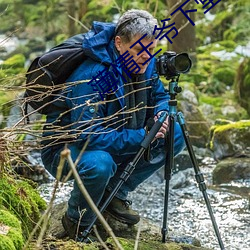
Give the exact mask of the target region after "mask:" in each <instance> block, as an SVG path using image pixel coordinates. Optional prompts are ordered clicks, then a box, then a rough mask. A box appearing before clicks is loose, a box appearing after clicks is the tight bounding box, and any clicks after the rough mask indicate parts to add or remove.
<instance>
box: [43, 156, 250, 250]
mask: <svg viewBox="0 0 250 250" xmlns="http://www.w3.org/2000/svg"><path fill="white" fill-rule="evenodd" d="M215 164H216V163H215V162H214V160H213V159H212V158H210V157H206V158H204V159H203V160H202V162H201V166H200V168H201V171H202V173H203V175H204V178H205V183H206V186H207V194H208V197H209V201H210V203H211V206H212V209H213V213H214V216H215V219H216V222H217V224H218V227H219V231H220V234H221V237H222V241H223V243H224V246H225V249H226V250H250V200H249V193H250V180H244V181H243V180H239V181H233V182H231V183H229V184H221V185H216V186H214V185H212V170H213V168H214V167H215ZM162 176H163V175H162V171H158V172H157V173H155V174H154V175H153V176H151V177H150V178H149V179H148V180H147V181H146V182H144V183H143V184H141V185H140V186H139V187H138V188H137V190H136V192H133V193H131V194H130V196H129V198H130V199H131V200H132V201H133V205H132V208H133V209H136V210H137V211H139V213H140V215H141V216H142V217H145V218H147V219H149V220H150V221H151V222H152V223H153V224H155V225H157V226H159V232H160V229H161V227H162V218H163V213H164V194H165V180H164V179H163V178H162ZM53 184H54V182H51V183H46V184H42V185H41V186H40V187H39V190H40V193H41V195H42V197H43V198H44V199H45V200H46V201H49V199H50V197H51V190H52V189H53ZM71 188H72V182H68V183H66V184H64V186H63V187H61V188H60V189H59V191H58V193H57V197H56V200H55V203H60V202H62V201H65V200H67V199H68V198H69V195H70V191H71ZM168 228H169V232H170V233H171V232H173V234H174V235H175V236H177V237H179V236H180V238H184V237H192V238H193V237H194V238H196V239H198V240H199V241H200V242H201V245H202V246H203V247H208V248H211V249H214V250H219V249H220V247H219V244H218V240H217V237H216V235H215V233H214V230H213V225H212V222H211V219H210V216H209V213H208V211H207V208H206V204H205V201H204V198H203V195H202V193H201V191H200V190H199V188H198V187H197V183H196V181H195V177H194V170H193V168H187V169H185V170H181V171H178V172H176V173H174V174H173V176H172V178H171V180H170V192H169V203H168Z"/></svg>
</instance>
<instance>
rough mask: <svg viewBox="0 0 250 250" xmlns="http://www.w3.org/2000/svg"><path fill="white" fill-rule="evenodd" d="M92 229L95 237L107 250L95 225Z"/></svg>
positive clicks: (107, 249)
mask: <svg viewBox="0 0 250 250" xmlns="http://www.w3.org/2000/svg"><path fill="white" fill-rule="evenodd" d="M93 230H94V232H95V235H96V237H97V239H98V240H99V241H100V243H101V245H102V246H103V247H104V248H105V249H106V250H109V248H108V246H107V245H106V244H105V242H104V241H103V240H102V238H101V236H100V234H99V233H98V231H97V228H96V225H94V226H93Z"/></svg>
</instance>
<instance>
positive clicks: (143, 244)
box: [107, 238, 205, 250]
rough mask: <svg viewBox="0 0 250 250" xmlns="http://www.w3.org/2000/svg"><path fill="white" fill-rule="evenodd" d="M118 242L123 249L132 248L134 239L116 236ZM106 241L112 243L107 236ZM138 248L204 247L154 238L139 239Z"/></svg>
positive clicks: (186, 249) (178, 249)
mask: <svg viewBox="0 0 250 250" xmlns="http://www.w3.org/2000/svg"><path fill="white" fill-rule="evenodd" d="M118 240H119V242H120V244H121V245H122V247H123V249H124V250H133V249H134V245H135V241H134V240H133V239H124V238H118ZM107 242H108V243H110V244H112V245H113V240H112V239H111V238H109V239H108V240H107ZM138 249H139V250H152V249H154V250H164V249H165V250H199V249H203V250H205V248H202V247H196V246H193V245H188V244H182V243H175V242H167V243H162V242H161V241H155V240H144V241H142V240H139V244H138Z"/></svg>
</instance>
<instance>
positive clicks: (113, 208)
mask: <svg viewBox="0 0 250 250" xmlns="http://www.w3.org/2000/svg"><path fill="white" fill-rule="evenodd" d="M131 205H132V201H129V200H121V199H118V198H116V197H114V198H113V200H112V201H111V202H110V204H109V205H108V207H107V208H106V210H105V211H106V212H107V213H108V214H110V215H111V216H112V217H114V218H115V219H116V220H118V221H120V222H122V223H125V224H128V225H134V224H137V223H138V222H139V221H140V216H139V214H138V213H137V212H136V211H134V210H132V209H131V208H130V206H131Z"/></svg>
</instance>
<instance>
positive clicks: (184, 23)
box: [166, 0, 196, 59]
mask: <svg viewBox="0 0 250 250" xmlns="http://www.w3.org/2000/svg"><path fill="white" fill-rule="evenodd" d="M166 2H167V5H168V9H169V14H171V13H172V12H174V11H175V10H176V9H177V8H178V7H179V6H180V5H181V4H183V3H184V2H185V0H180V1H178V2H177V3H176V0H168V1H166ZM193 2H194V1H191V2H188V3H187V4H186V5H185V6H184V7H183V9H185V10H191V9H195V8H196V7H195V6H194V4H193ZM194 13H195V12H191V13H189V16H190V19H191V20H192V21H193V22H195V14H194ZM168 16H169V17H170V15H168ZM172 23H175V27H176V29H177V30H178V35H177V36H176V37H175V38H174V39H173V43H172V44H171V43H168V49H169V50H172V51H175V52H177V53H180V52H188V53H190V56H191V57H192V59H194V58H195V51H196V37H195V26H193V25H192V24H191V23H190V22H189V21H188V19H187V18H186V17H185V16H184V15H183V14H182V13H181V11H177V12H176V13H174V14H173V16H171V20H170V21H169V25H170V24H172ZM174 34H175V33H174V31H172V32H171V33H170V36H169V37H172V36H174Z"/></svg>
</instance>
